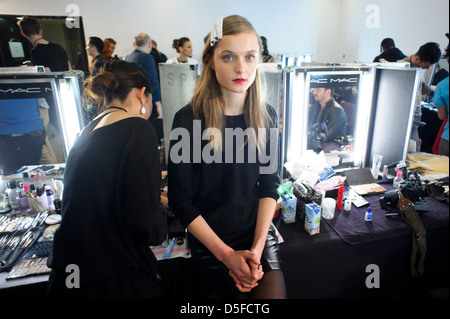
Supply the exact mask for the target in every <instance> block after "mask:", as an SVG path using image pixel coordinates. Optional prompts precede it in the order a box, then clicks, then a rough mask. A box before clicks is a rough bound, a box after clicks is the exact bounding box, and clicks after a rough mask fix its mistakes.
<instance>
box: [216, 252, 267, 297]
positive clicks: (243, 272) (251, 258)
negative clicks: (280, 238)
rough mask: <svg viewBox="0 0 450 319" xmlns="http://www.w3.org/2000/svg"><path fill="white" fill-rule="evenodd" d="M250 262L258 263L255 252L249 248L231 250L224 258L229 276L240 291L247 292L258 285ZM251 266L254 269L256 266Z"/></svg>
mask: <svg viewBox="0 0 450 319" xmlns="http://www.w3.org/2000/svg"><path fill="white" fill-rule="evenodd" d="M250 263H253V264H254V265H259V264H260V263H259V259H258V258H257V256H256V254H255V253H253V252H251V251H249V250H239V251H232V252H230V253H229V255H228V256H227V258H226V259H224V264H225V266H227V268H228V269H229V270H230V272H229V274H230V276H231V277H232V278H233V280H234V281H235V283H236V287H237V288H238V289H239V291H241V292H249V291H250V290H252V289H253V288H255V287H256V286H257V285H258V280H257V279H255V278H254V277H255V276H254V274H253V272H252V267H251V266H250ZM253 268H254V269H256V268H257V266H254V267H253ZM256 277H257V276H256Z"/></svg>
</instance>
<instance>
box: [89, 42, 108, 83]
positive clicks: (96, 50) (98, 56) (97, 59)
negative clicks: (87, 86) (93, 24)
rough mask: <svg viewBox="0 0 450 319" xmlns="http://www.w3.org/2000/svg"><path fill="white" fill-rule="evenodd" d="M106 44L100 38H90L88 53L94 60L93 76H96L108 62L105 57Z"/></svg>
mask: <svg viewBox="0 0 450 319" xmlns="http://www.w3.org/2000/svg"><path fill="white" fill-rule="evenodd" d="M103 48H104V44H103V41H102V39H100V38H98V37H90V38H89V42H88V44H87V45H86V52H87V54H88V55H89V56H91V57H92V58H93V60H92V68H91V75H92V76H95V75H96V74H97V73H98V72H100V69H101V68H102V67H103V66H104V65H105V63H106V62H108V61H107V60H106V59H105V57H104V56H103Z"/></svg>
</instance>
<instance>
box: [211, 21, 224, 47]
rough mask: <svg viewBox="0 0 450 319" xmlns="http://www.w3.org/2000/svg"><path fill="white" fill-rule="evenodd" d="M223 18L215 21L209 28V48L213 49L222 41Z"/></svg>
mask: <svg viewBox="0 0 450 319" xmlns="http://www.w3.org/2000/svg"><path fill="white" fill-rule="evenodd" d="M222 28H223V17H220V18H219V19H217V21H216V22H214V23H213V25H212V27H211V46H212V47H213V46H214V45H216V43H217V42H219V40H220V39H222V35H223V34H222Z"/></svg>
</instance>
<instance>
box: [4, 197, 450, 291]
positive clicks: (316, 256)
mask: <svg viewBox="0 0 450 319" xmlns="http://www.w3.org/2000/svg"><path fill="white" fill-rule="evenodd" d="M430 200H434V199H430ZM439 207H440V210H441V211H442V212H444V213H445V214H446V216H447V219H446V220H447V221H446V222H444V223H442V225H440V227H435V228H433V229H430V230H428V229H427V245H428V251H427V257H426V268H425V279H426V280H427V282H429V283H430V285H436V284H439V282H436V280H438V281H439V280H440V279H439V278H438V279H436V278H435V277H436V276H440V278H441V279H442V282H443V283H445V282H447V283H448V277H449V276H448V274H449V272H448V269H449V268H448V266H449V236H448V235H449V227H448V205H445V204H444V205H443V206H441V205H439ZM353 208H354V207H352V212H353ZM352 212H351V213H352ZM351 213H350V214H351ZM374 213H375V214H378V216H379V217H378V218H386V217H381V215H380V212H374ZM336 214H342V213H341V212H336ZM355 216H356V214H355ZM374 216H377V215H374ZM335 217H336V216H335ZM358 218H359V217H358ZM277 221H278V223H276V224H277V226H278V229H279V232H280V234H281V236H282V237H283V239H284V242H283V243H282V244H281V245H280V255H281V260H282V267H283V272H284V276H285V280H286V288H287V292H288V298H308V299H309V298H340V297H356V298H358V297H379V296H386V295H391V294H395V293H396V291H397V290H398V291H399V293H400V291H401V290H404V289H408V288H409V287H410V280H411V278H410V277H411V276H410V274H409V267H410V264H409V261H410V253H411V235H410V234H400V235H394V236H390V237H386V238H380V239H374V240H371V241H368V242H364V243H361V244H348V243H345V242H344V241H343V238H342V237H341V236H340V235H339V234H338V233H337V232H336V231H335V230H334V229H333V227H332V226H331V225H330V224H332V221H329V222H328V221H325V220H323V219H322V220H321V226H320V227H321V228H320V233H319V234H317V235H309V234H308V233H307V232H306V231H305V230H304V224H302V222H301V221H297V222H296V223H293V224H284V223H283V222H282V221H280V219H278V220H277ZM177 259H183V260H184V259H185V258H177ZM164 262H167V261H164ZM182 263H186V260H184V261H182ZM373 264H375V265H377V266H378V267H379V268H380V272H381V278H382V281H381V283H382V285H383V286H382V288H383V289H377V290H369V289H368V288H367V286H366V285H365V281H366V278H367V276H368V273H367V272H366V267H367V266H368V265H373ZM183 265H185V264H183ZM183 267H184V266H183ZM173 269H179V267H174V268H173ZM7 275H8V272H4V273H0V290H3V292H4V293H7V292H8V291H9V290H11V289H13V288H19V289H22V290H24V289H27V288H29V287H31V286H36V285H40V286H44V285H45V286H46V282H47V280H48V275H40V276H34V277H27V278H22V279H14V280H5V278H6V277H7ZM185 275H186V274H185ZM190 280H192V278H191V279H190ZM405 287H406V288H405ZM42 289H43V288H42Z"/></svg>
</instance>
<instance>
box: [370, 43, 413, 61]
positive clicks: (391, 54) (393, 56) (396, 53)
mask: <svg viewBox="0 0 450 319" xmlns="http://www.w3.org/2000/svg"><path fill="white" fill-rule="evenodd" d="M380 49H381V52H382V53H381V54H380V55H378V56H377V57H375V59H374V60H373V62H396V61H398V60H401V59H404V58H406V55H404V54H403V52H402V51H401V50H400V49H398V48H396V47H395V43H394V40H393V39H392V38H385V39H383V41H381V44H380Z"/></svg>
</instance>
